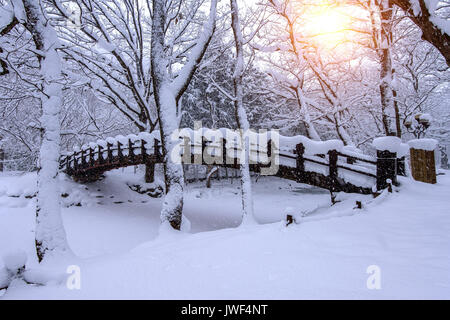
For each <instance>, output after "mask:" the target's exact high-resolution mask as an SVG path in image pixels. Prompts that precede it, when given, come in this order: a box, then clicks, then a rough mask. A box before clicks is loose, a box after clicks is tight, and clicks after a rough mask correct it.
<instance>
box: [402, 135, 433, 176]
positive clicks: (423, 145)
mask: <svg viewBox="0 0 450 320" xmlns="http://www.w3.org/2000/svg"><path fill="white" fill-rule="evenodd" d="M408 144H409V146H410V148H411V149H410V153H411V171H412V176H413V178H414V180H416V181H421V182H425V183H431V184H435V183H437V178H436V160H435V154H434V152H435V150H436V148H437V146H438V142H437V141H436V140H434V139H418V140H411V141H409V142H408Z"/></svg>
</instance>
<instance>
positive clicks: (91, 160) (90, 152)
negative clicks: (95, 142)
mask: <svg viewBox="0 0 450 320" xmlns="http://www.w3.org/2000/svg"><path fill="white" fill-rule="evenodd" d="M94 164H95V159H94V149H92V147H89V165H90V166H91V167H93V166H94Z"/></svg>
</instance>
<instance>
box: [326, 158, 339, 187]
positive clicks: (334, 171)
mask: <svg viewBox="0 0 450 320" xmlns="http://www.w3.org/2000/svg"><path fill="white" fill-rule="evenodd" d="M328 157H329V159H330V160H329V161H330V164H329V166H330V179H331V181H332V182H333V186H334V184H335V182H336V180H337V177H338V167H337V162H338V152H337V151H336V150H330V151H329V152H328Z"/></svg>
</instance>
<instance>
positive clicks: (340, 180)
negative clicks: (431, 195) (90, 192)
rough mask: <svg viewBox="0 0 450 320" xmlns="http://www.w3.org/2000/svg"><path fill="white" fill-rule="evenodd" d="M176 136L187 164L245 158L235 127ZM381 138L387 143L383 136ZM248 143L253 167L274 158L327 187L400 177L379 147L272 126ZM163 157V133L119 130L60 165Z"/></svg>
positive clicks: (294, 176) (95, 165)
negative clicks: (375, 151) (369, 151)
mask: <svg viewBox="0 0 450 320" xmlns="http://www.w3.org/2000/svg"><path fill="white" fill-rule="evenodd" d="M174 138H178V139H180V148H179V151H178V152H175V153H176V154H178V156H179V158H180V159H181V161H182V162H183V163H184V164H194V163H196V162H194V161H195V160H196V159H199V157H198V155H202V156H201V157H200V163H198V162H197V163H196V164H207V165H219V166H220V165H223V166H231V167H234V168H238V165H239V164H240V163H241V162H240V161H242V159H243V157H242V148H241V141H240V134H238V133H236V132H234V131H232V130H228V129H220V130H209V131H208V130H205V129H200V130H195V131H194V130H191V129H183V130H181V131H180V132H178V133H177V134H176V135H174ZM378 144H380V148H383V143H382V142H380V141H378ZM246 145H247V146H248V147H247V148H246V149H248V150H249V152H248V155H249V157H248V158H249V161H250V165H251V166H252V168H253V170H261V168H264V167H266V166H267V165H270V164H273V163H275V164H276V166H277V167H278V172H277V173H275V175H277V176H279V177H282V178H286V179H291V180H297V181H298V182H304V183H309V184H313V185H317V186H321V187H325V188H328V189H339V188H341V189H342V186H344V185H350V186H351V187H349V188H347V189H348V190H358V188H360V191H361V192H362V193H370V192H372V191H371V190H372V188H373V186H375V185H376V186H377V188H378V190H380V189H384V188H385V187H386V183H387V182H386V181H387V180H388V179H391V180H392V181H396V177H394V176H393V174H394V175H395V176H396V173H397V170H394V172H392V163H394V164H393V165H394V166H396V165H397V162H398V161H397V159H395V160H394V161H392V159H390V158H389V157H391V156H392V154H391V153H390V154H389V155H388V156H389V157H386V156H385V154H383V153H380V154H379V155H378V158H374V157H370V156H368V155H365V154H362V153H360V152H357V150H355V149H354V148H350V147H344V145H343V144H342V142H341V141H338V140H329V141H323V142H319V141H312V140H310V139H308V138H306V137H304V136H296V137H283V136H281V135H279V134H278V133H277V132H273V131H271V132H265V133H259V134H258V133H252V134H250V135H248V137H247V140H246ZM387 147H389V145H388V146H387ZM206 155H210V156H215V158H214V162H213V163H209V162H206V161H205V159H204V157H205V156H206ZM394 157H396V156H395V155H394ZM162 161H163V157H162V148H161V143H160V134H159V132H158V131H156V132H153V133H151V134H150V133H140V134H138V135H128V136H117V137H115V138H108V139H106V140H99V141H97V142H96V143H89V144H86V145H83V146H82V147H81V148H74V151H73V152H70V153H65V154H64V155H63V156H62V157H61V169H64V170H65V171H66V173H68V174H69V175H73V176H77V175H87V174H91V175H93V178H94V179H95V178H96V177H97V175H99V174H101V173H102V172H104V171H107V170H111V169H114V168H119V167H124V166H129V165H137V164H146V163H161V162H162ZM172 161H174V160H173V159H172ZM258 172H259V171H258ZM93 173H94V174H93Z"/></svg>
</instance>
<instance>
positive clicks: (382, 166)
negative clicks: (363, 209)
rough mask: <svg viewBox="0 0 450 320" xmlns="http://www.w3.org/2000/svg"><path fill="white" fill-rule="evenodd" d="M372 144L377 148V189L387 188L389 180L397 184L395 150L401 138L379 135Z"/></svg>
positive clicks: (398, 146)
mask: <svg viewBox="0 0 450 320" xmlns="http://www.w3.org/2000/svg"><path fill="white" fill-rule="evenodd" d="M372 144H373V146H374V147H375V149H376V150H377V190H384V189H386V188H388V187H389V182H390V183H392V184H394V185H397V151H398V150H399V148H400V145H401V140H400V139H399V138H397V137H381V138H376V139H375V140H374V141H373V143H372ZM388 180H390V181H388Z"/></svg>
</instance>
